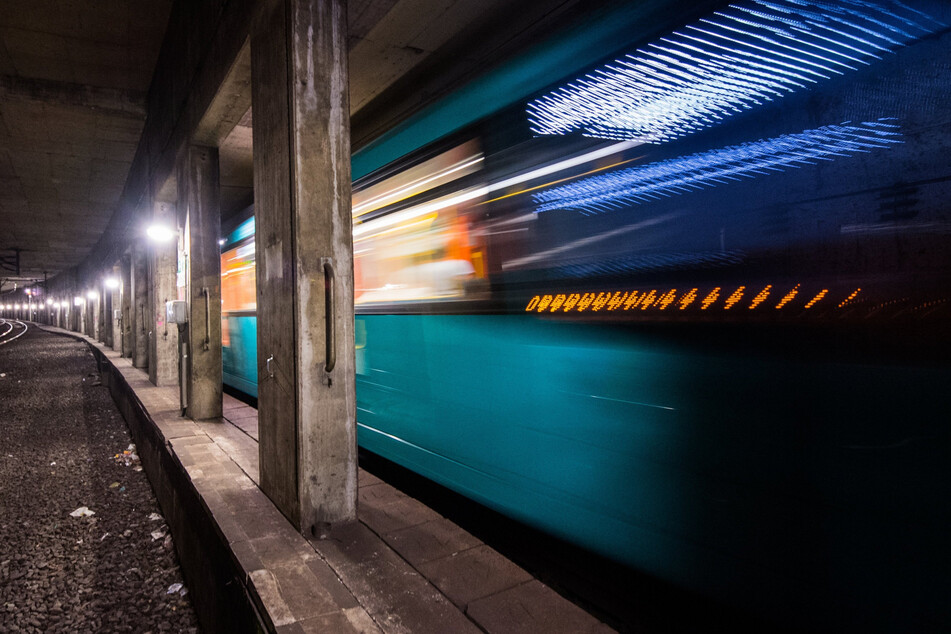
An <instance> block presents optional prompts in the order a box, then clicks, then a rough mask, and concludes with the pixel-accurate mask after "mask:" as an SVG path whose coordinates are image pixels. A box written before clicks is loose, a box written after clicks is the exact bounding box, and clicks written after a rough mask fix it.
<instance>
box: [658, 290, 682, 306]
mask: <svg viewBox="0 0 951 634" xmlns="http://www.w3.org/2000/svg"><path fill="white" fill-rule="evenodd" d="M676 296H677V289H676V288H672V289H670V290H669V291H667V292H666V293H665V294H664V295H663V296H662V297H661V298H660V299H658V300H657V305H658V306H659V307H660V309H661V310H666V308H667V307H668V306H670V305H671V303H673V301H674V298H675V297H676Z"/></svg>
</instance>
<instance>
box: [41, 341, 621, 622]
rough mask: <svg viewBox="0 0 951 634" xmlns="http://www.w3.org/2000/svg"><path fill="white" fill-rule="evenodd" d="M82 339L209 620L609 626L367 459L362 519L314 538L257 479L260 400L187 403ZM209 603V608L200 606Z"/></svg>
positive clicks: (361, 488)
mask: <svg viewBox="0 0 951 634" xmlns="http://www.w3.org/2000/svg"><path fill="white" fill-rule="evenodd" d="M40 327H41V328H43V329H44V330H45V331H47V332H50V333H56V334H61V335H66V336H70V337H74V338H77V339H80V340H83V341H86V342H87V343H88V345H89V347H90V348H91V350H92V352H93V354H94V356H95V358H96V360H97V363H98V364H99V369H100V372H101V377H102V382H103V383H104V384H105V385H106V386H107V387H108V389H109V391H110V393H111V394H112V396H113V399H114V400H115V402H116V404H117V405H118V407H119V410H120V411H121V413H122V415H123V417H124V418H125V420H126V423H127V424H128V426H129V430H130V432H131V435H132V438H133V440H134V441H135V445H136V447H137V451H138V454H139V456H140V458H141V461H142V466H143V468H144V470H145V472H146V473H147V475H148V477H149V481H150V482H151V484H152V488H153V490H154V491H155V494H156V496H157V497H158V500H159V504H160V505H161V507H162V510H163V513H164V515H165V517H166V520H167V522H168V525H169V528H170V530H171V533H172V535H173V537H174V540H175V544H176V547H177V549H178V556H179V559H180V561H181V565H182V568H183V573H184V576H185V580H186V582H187V584H188V587H189V589H190V593H191V596H192V599H193V603H194V604H195V607H196V610H197V611H198V612H199V614H200V615H202V616H203V617H204V618H201V620H202V622H203V623H214V624H216V628H217V629H218V630H219V631H227V632H242V631H245V632H254V631H267V632H281V633H291V632H416V633H426V632H432V633H443V632H459V633H461V632H473V633H477V632H488V633H490V634H495V633H504V632H610V631H614V630H613V629H612V628H611V627H609V626H608V625H606V624H605V623H603V622H601V621H600V620H598V619H597V618H596V617H594V616H592V615H590V614H588V613H587V612H585V611H584V610H583V609H581V608H580V607H578V606H577V605H575V604H574V603H572V602H571V601H569V600H567V599H565V598H564V597H562V596H561V595H559V594H558V593H557V592H555V591H554V590H552V589H550V588H549V587H548V586H546V585H545V584H544V583H542V582H541V581H539V580H538V579H535V578H533V577H532V575H531V574H529V573H528V572H526V571H525V570H523V569H522V568H520V567H519V566H517V565H516V564H514V563H512V562H511V561H509V560H508V559H506V558H505V557H504V556H502V555H501V554H499V553H498V552H497V551H495V550H494V549H492V548H491V547H489V546H488V545H486V544H484V543H482V542H481V541H480V540H479V539H478V538H476V537H474V536H473V535H471V534H469V533H468V532H466V531H465V530H463V529H462V528H460V527H459V526H457V525H455V524H454V523H453V522H451V521H450V520H448V519H446V518H444V517H442V516H440V515H439V514H438V513H437V512H435V511H433V510H431V509H430V508H428V507H426V506H425V505H424V504H423V503H421V502H419V501H417V500H415V499H413V498H411V497H409V496H407V495H405V494H404V493H402V492H401V491H399V490H398V489H396V488H394V487H393V486H390V485H389V484H387V483H386V482H383V481H382V480H380V479H379V478H377V477H376V476H374V475H372V474H370V473H368V472H367V471H365V470H363V469H360V471H359V492H358V509H359V512H358V516H359V517H358V521H356V522H353V523H351V524H348V525H344V526H335V527H333V528H332V529H331V530H330V531H329V532H328V534H325V535H320V536H318V537H317V538H315V539H305V538H304V537H303V536H302V535H301V534H299V533H298V532H297V531H296V530H295V529H294V527H293V526H292V525H291V524H290V522H288V521H287V519H286V518H285V517H284V516H283V515H282V514H281V513H280V511H278V509H277V508H276V507H275V506H274V504H273V503H272V502H271V501H270V500H269V499H268V498H267V497H266V496H265V494H264V493H263V492H262V491H261V490H260V488H259V487H258V482H259V466H258V420H257V410H256V409H254V408H253V407H250V406H249V405H247V404H245V403H243V402H241V401H238V400H237V399H235V398H233V397H231V396H229V395H227V394H225V395H224V406H223V411H224V415H223V417H222V418H221V419H218V420H208V421H194V420H191V419H188V418H184V417H182V415H181V409H180V405H179V394H178V390H177V388H175V387H156V386H155V385H153V384H152V383H150V382H149V379H148V376H147V374H146V373H145V372H143V371H142V370H140V369H136V368H133V367H132V362H131V360H130V359H128V358H123V357H121V356H120V354H119V353H118V352H115V351H113V350H111V349H110V348H108V347H106V346H104V345H103V344H101V343H99V342H96V341H95V340H93V339H91V338H89V337H86V336H84V335H80V334H77V333H74V332H70V331H67V330H63V329H60V328H55V327H50V326H40ZM202 613H204V614H202Z"/></svg>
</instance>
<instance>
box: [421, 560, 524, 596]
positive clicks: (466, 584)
mask: <svg viewBox="0 0 951 634" xmlns="http://www.w3.org/2000/svg"><path fill="white" fill-rule="evenodd" d="M419 571H420V572H421V573H423V575H425V577H426V578H427V579H429V580H430V581H431V582H432V583H434V584H435V585H436V587H437V588H439V589H440V590H442V592H443V593H444V594H445V595H446V596H447V597H449V600H450V601H452V602H453V603H455V604H456V605H458V606H459V607H460V608H462V609H466V606H467V605H468V604H469V603H470V602H472V601H475V600H476V599H481V598H482V597H487V596H489V595H491V594H495V593H497V592H501V591H503V590H507V589H509V588H513V587H515V586H517V585H520V584H522V583H525V582H526V581H529V580H531V578H532V577H531V575H529V574H528V573H527V572H525V571H524V570H522V569H521V568H519V567H518V566H516V565H515V564H513V563H512V562H511V561H509V560H508V559H506V558H505V557H503V556H502V555H500V554H499V553H498V552H496V551H495V550H493V549H491V548H489V547H488V546H485V545H482V546H476V547H475V548H470V549H469V550H464V551H462V552H461V553H459V554H457V555H453V556H450V557H444V558H442V559H436V560H434V561H430V562H427V563H424V564H421V565H420V566H419Z"/></svg>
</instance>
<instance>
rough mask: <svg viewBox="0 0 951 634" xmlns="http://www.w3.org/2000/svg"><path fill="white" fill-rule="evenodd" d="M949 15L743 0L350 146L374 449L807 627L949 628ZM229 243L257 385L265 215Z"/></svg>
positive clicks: (237, 374)
mask: <svg viewBox="0 0 951 634" xmlns="http://www.w3.org/2000/svg"><path fill="white" fill-rule="evenodd" d="M622 13H623V12H622ZM629 14H633V13H632V12H631V11H630V10H628V13H624V14H623V15H622V16H621V17H618V16H617V15H606V16H604V20H602V22H601V24H604V23H607V22H611V21H612V20H613V21H614V22H616V23H617V25H619V26H618V28H617V29H615V31H617V30H618V29H620V28H621V27H623V26H624V21H623V20H624V16H627V15H629ZM948 24H951V16H949V14H948V7H946V6H945V5H943V4H941V3H930V4H925V3H905V4H901V3H898V2H866V1H864V0H847V1H843V2H840V3H823V2H812V1H811V0H803V1H801V2H800V1H799V0H776V1H775V2H765V1H763V2H755V1H754V2H741V3H738V4H735V5H730V6H726V7H724V8H723V9H722V10H720V11H717V12H716V13H714V14H711V15H709V16H706V17H703V18H700V19H698V20H696V21H694V22H690V23H688V24H687V25H684V26H682V27H681V28H679V29H677V30H676V31H674V32H673V33H671V34H669V35H666V36H663V37H660V38H657V39H654V40H651V41H637V42H633V43H628V44H626V45H625V46H624V48H623V49H622V50H621V51H620V52H619V53H618V54H615V55H611V56H607V57H604V56H602V57H603V59H600V60H594V59H593V58H592V59H586V58H585V56H584V55H580V54H577V50H578V48H577V47H576V48H575V49H572V50H573V51H575V53H573V54H574V57H573V58H572V59H575V61H576V62H577V65H578V66H582V65H583V68H578V69H576V70H575V72H572V73H571V75H570V76H569V77H567V78H565V79H563V80H560V81H556V82H552V81H551V80H548V79H546V75H545V73H544V72H543V71H541V70H537V69H539V68H543V67H544V64H542V63H541V62H539V60H542V61H544V59H550V60H551V59H562V61H561V62H551V64H550V65H552V66H557V67H558V68H559V71H558V72H560V73H564V72H565V71H567V70H568V67H566V66H565V65H564V63H563V58H557V55H555V54H554V53H553V52H552V51H554V50H555V49H554V48H549V49H546V51H545V52H544V55H548V58H545V57H544V55H543V54H542V53H538V56H537V59H536V60H535V61H536V62H539V63H536V65H535V68H536V71H537V75H532V76H531V77H523V78H522V82H521V84H520V85H519V90H521V92H519V90H515V89H505V88H503V87H502V86H503V85H502V84H501V83H495V84H493V83H492V82H493V81H495V82H502V81H503V78H502V75H501V74H498V75H496V76H492V75H490V76H488V79H485V80H484V81H483V83H482V84H480V85H478V86H476V87H475V88H473V89H472V90H469V92H465V91H461V92H459V93H457V94H455V95H452V96H451V97H450V98H447V99H444V100H443V101H441V102H440V103H437V104H435V105H433V106H431V107H430V108H429V109H427V110H425V111H423V112H421V113H420V114H419V115H417V116H416V117H415V118H414V119H412V120H410V121H408V122H406V123H404V124H403V125H401V126H400V127H399V128H397V129H396V130H394V131H392V132H391V133H388V134H387V135H385V136H384V137H383V138H381V139H380V140H379V141H378V142H377V143H375V144H373V145H371V146H370V147H369V148H366V149H364V150H361V152H358V153H357V154H355V155H354V158H353V167H354V169H353V171H354V177H355V180H354V184H353V218H354V230H353V240H354V256H355V271H354V276H355V303H356V313H357V314H356V328H355V332H356V348H357V350H356V362H357V366H356V367H357V408H358V409H357V413H358V430H359V431H358V435H359V443H360V445H361V446H362V447H363V448H365V449H367V450H369V451H372V452H375V453H378V454H380V455H382V456H384V457H386V458H388V459H390V460H393V461H395V462H397V463H399V464H401V465H404V466H406V467H408V468H410V469H412V470H415V471H417V472H419V473H420V474H423V475H425V476H427V477H429V478H431V479H433V480H435V481H437V482H439V483H441V484H443V485H445V486H447V487H450V488H451V489H454V490H456V491H458V492H461V493H462V494H464V495H466V496H469V497H471V498H472V499H474V500H477V501H479V502H481V503H483V504H486V505H488V506H489V507H491V508H494V509H497V510H499V511H501V512H503V513H505V514H507V515H509V516H512V517H514V518H516V519H518V520H521V521H523V522H525V523H527V524H529V525H532V526H535V527H538V528H540V529H542V530H544V531H547V532H549V533H551V534H553V535H556V536H559V537H561V538H564V539H567V540H570V541H572V542H575V543H577V544H580V545H582V546H583V547H585V548H588V549H590V550H592V551H594V552H597V553H600V554H603V555H605V556H607V557H609V558H611V559H614V560H617V561H619V562H623V563H624V564H626V565H629V566H632V567H634V568H636V569H638V570H643V571H645V572H647V573H649V574H651V575H656V576H657V577H659V578H662V579H665V580H668V581H670V582H672V583H674V584H677V585H678V586H681V587H684V588H689V589H691V590H694V591H697V592H701V593H704V594H705V595H708V596H711V597H714V598H716V599H717V600H721V601H724V602H726V603H728V604H731V605H736V606H740V607H741V608H743V609H745V610H749V611H751V612H757V613H759V614H761V615H763V616H765V617H766V618H768V619H770V620H774V621H775V622H782V623H783V624H784V625H787V626H792V627H794V628H802V629H809V630H817V629H818V630H832V629H838V628H842V627H845V628H862V629H864V630H866V631H868V630H883V631H890V630H891V631H901V630H906V628H911V629H917V628H925V629H928V628H934V629H943V628H949V627H951V601H948V597H949V594H948V591H949V589H951V583H949V582H951V574H949V570H951V557H949V547H948V545H947V542H948V540H947V535H946V531H947V527H948V526H951V512H949V508H951V507H949V505H948V500H949V499H951V484H949V483H951V449H949V447H951V443H949V438H951V434H949V430H948V423H949V421H951V417H949V412H951V407H949V405H951V400H949V399H951V397H949V394H951V390H948V385H949V384H951V372H949V364H948V359H949V356H948V353H949V349H951V347H949V342H951V337H949V336H948V335H949V326H948V324H949V313H951V310H949V307H951V305H949V289H951V284H949V283H951V279H949V278H951V239H949V238H951V205H949V203H948V201H951V162H949V160H948V158H947V148H948V147H951V109H949V108H948V104H949V103H951V35H949V34H948V31H947V25H948ZM594 31H595V30H594V29H592V30H591V31H585V30H584V29H582V28H580V27H579V29H578V31H577V32H575V34H574V35H573V37H575V38H576V39H580V38H582V37H588V38H589V40H588V41H587V42H586V44H587V45H588V48H589V49H591V48H596V47H597V46H599V45H600V46H604V45H605V44H604V41H606V40H605V37H603V36H601V35H598V34H595V35H591V34H590V33H591V32H594ZM632 32H636V31H632ZM598 37H601V38H602V39H601V40H599V39H598ZM567 43H568V38H566V37H562V40H561V44H562V45H565V46H566V45H567ZM611 50H614V49H613V48H612V49H611ZM551 72H554V71H551ZM533 81H534V82H535V83H536V84H537V83H538V82H542V81H544V82H546V84H545V85H537V86H536V85H533V83H532V82H533ZM509 88H511V86H509ZM486 95H490V98H489V99H490V101H492V103H491V104H490V105H488V106H487V105H486V103H485V102H486V99H487V97H486ZM521 95H524V97H522V96H521ZM447 122H448V123H447ZM221 257H222V289H223V298H224V299H223V301H224V312H223V322H224V323H223V329H222V330H223V333H224V334H223V344H224V365H225V377H226V383H228V384H230V385H233V386H234V387H236V388H238V389H240V390H243V391H244V392H247V393H248V394H251V395H256V380H257V376H258V370H259V368H258V365H259V364H258V360H257V359H256V357H255V349H256V332H255V317H254V314H255V313H254V311H255V290H254V289H255V268H254V220H253V217H251V216H250V213H249V214H248V215H246V217H244V218H242V222H241V223H240V224H238V225H237V226H236V227H235V228H234V230H233V231H232V232H231V233H230V235H229V236H228V238H227V244H226V245H225V246H224V247H223V252H222V256H221ZM906 631H907V630H906ZM919 631H920V630H919Z"/></svg>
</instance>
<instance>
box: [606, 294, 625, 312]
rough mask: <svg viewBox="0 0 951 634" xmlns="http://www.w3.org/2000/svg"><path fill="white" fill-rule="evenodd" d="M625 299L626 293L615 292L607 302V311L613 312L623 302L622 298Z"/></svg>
mask: <svg viewBox="0 0 951 634" xmlns="http://www.w3.org/2000/svg"><path fill="white" fill-rule="evenodd" d="M625 297H627V293H624V294H623V295H622V294H621V291H618V292H616V293H615V294H614V295H613V296H611V299H610V300H609V301H608V310H609V311H614V310H617V309H618V307H619V306H620V305H621V304H622V303H623V302H624V298H625Z"/></svg>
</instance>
